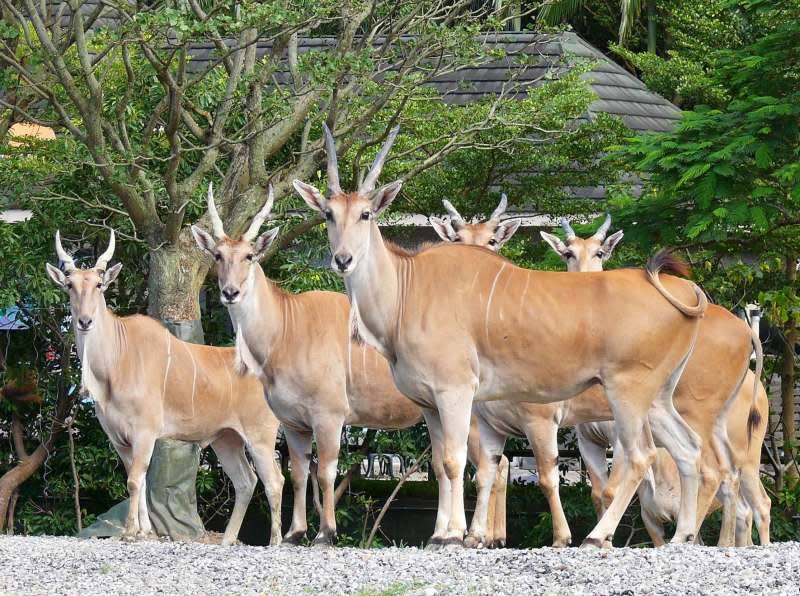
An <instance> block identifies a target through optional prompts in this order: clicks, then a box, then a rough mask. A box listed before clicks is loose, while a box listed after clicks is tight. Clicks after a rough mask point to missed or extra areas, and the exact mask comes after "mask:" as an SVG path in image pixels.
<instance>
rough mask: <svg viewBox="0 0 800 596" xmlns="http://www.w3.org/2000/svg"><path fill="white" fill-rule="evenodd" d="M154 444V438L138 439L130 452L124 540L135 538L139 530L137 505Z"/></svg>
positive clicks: (144, 437)
mask: <svg viewBox="0 0 800 596" xmlns="http://www.w3.org/2000/svg"><path fill="white" fill-rule="evenodd" d="M155 442H156V441H155V437H150V436H142V437H138V440H137V442H136V443H135V444H134V445H133V448H132V450H131V465H130V468H129V470H128V495H129V496H130V500H129V507H128V519H127V520H126V522H125V533H124V534H123V535H122V537H123V539H125V540H134V539H135V538H137V536H138V534H139V530H140V529H141V528H140V526H139V505H140V503H141V493H142V489H143V488H144V485H145V477H146V476H147V468H148V467H149V466H150V457H151V456H152V455H153V447H155ZM145 507H146V506H145Z"/></svg>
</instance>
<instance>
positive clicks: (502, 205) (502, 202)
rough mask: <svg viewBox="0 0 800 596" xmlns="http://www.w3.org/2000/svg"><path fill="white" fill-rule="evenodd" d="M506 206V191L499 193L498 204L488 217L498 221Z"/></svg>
mask: <svg viewBox="0 0 800 596" xmlns="http://www.w3.org/2000/svg"><path fill="white" fill-rule="evenodd" d="M506 207H508V197H507V196H506V193H503V194H501V195H500V204H499V205H498V206H497V209H495V210H494V211H493V212H492V216H491V217H490V218H489V219H491V220H492V221H494V222H497V223H499V222H500V216H501V215H503V213H505V212H506Z"/></svg>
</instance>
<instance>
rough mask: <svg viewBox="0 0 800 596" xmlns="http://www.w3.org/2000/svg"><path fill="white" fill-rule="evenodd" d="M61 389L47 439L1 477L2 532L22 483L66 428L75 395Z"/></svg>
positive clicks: (50, 450)
mask: <svg viewBox="0 0 800 596" xmlns="http://www.w3.org/2000/svg"><path fill="white" fill-rule="evenodd" d="M60 391H61V395H59V399H58V402H57V404H56V411H55V413H54V417H53V422H52V424H51V426H50V433H49V434H48V436H47V439H45V440H44V441H43V442H42V443H40V444H39V445H38V446H37V447H36V449H34V451H33V453H31V454H30V455H28V456H27V457H24V458H21V459H20V460H19V462H18V463H17V465H16V466H14V467H13V468H11V469H10V470H9V471H8V472H6V473H5V474H3V476H2V478H0V532H2V531H3V530H5V529H6V524H7V521H8V519H9V510H10V508H11V504H12V502H13V501H14V495H15V493H16V492H17V491H18V489H19V487H20V486H21V485H22V483H23V482H25V481H26V480H28V478H30V477H31V476H33V475H34V474H35V473H36V471H37V470H38V469H39V468H40V467H41V466H42V464H43V463H44V462H45V461H46V460H47V457H48V455H49V454H50V453H51V452H52V450H53V447H54V445H55V442H56V439H57V438H58V435H59V433H61V432H62V431H63V430H64V420H66V417H67V415H68V414H69V412H70V410H72V405H73V401H74V399H73V396H71V395H69V393H68V390H67V389H66V388H63V389H60Z"/></svg>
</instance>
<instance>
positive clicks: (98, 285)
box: [97, 282, 103, 290]
mask: <svg viewBox="0 0 800 596" xmlns="http://www.w3.org/2000/svg"><path fill="white" fill-rule="evenodd" d="M102 288H103V284H102V282H101V283H99V284H97V289H98V290H100V289H102Z"/></svg>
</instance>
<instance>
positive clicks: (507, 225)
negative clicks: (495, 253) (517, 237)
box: [494, 219, 522, 250]
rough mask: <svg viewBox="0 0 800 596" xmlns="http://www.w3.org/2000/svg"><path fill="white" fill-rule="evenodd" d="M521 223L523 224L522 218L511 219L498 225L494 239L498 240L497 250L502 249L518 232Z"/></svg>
mask: <svg viewBox="0 0 800 596" xmlns="http://www.w3.org/2000/svg"><path fill="white" fill-rule="evenodd" d="M520 224H522V220H520V219H510V220H508V221H504V222H502V223H501V224H500V225H498V226H497V229H496V230H495V231H494V239H495V240H496V241H497V244H496V247H497V248H496V250H500V249H501V248H502V247H503V245H504V244H505V243H506V242H508V241H509V240H511V237H512V236H513V235H514V234H516V232H517V230H518V229H519V226H520Z"/></svg>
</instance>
